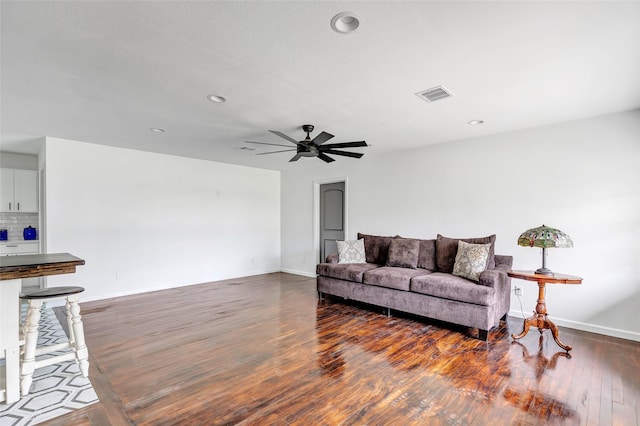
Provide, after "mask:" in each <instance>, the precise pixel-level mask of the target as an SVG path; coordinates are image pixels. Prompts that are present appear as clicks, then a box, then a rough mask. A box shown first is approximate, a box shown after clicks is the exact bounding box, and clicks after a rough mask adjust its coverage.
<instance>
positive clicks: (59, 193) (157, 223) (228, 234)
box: [46, 138, 280, 301]
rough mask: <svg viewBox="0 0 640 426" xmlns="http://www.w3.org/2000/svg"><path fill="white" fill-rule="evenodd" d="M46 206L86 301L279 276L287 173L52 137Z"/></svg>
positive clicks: (57, 247)
mask: <svg viewBox="0 0 640 426" xmlns="http://www.w3.org/2000/svg"><path fill="white" fill-rule="evenodd" d="M46 204H47V224H46V225H47V237H48V239H47V247H48V252H49V253H56V252H69V253H72V254H74V255H76V256H79V257H81V258H83V259H85V261H86V265H84V266H80V267H78V268H77V272H76V273H75V274H72V275H62V276H55V277H50V278H49V285H65V284H66V285H82V286H84V287H85V288H86V290H87V291H86V293H85V294H84V295H83V300H85V301H86V300H94V299H102V298H107V297H113V296H118V295H125V294H132V293H139V292H143V291H149V290H158V289H163V288H169V287H178V286H183V285H189V284H196V283H202V282H208V281H214V280H221V279H228V278H234V277H239V276H247V275H254V274H260V273H266V272H273V271H278V270H280V174H279V172H275V171H269V170H260V169H254V168H248V167H240V166H234V165H228V164H222V163H215V162H211V161H203V160H194V159H188V158H182V157H175V156H169V155H162V154H153V153H148V152H141V151H133V150H126V149H121V148H112V147H106V146H100V145H93V144H88V143H83V142H75V141H69V140H61V139H54V138H47V141H46ZM118 271H121V272H122V277H121V278H120V279H118V278H117V272H118Z"/></svg>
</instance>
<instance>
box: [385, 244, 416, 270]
mask: <svg viewBox="0 0 640 426" xmlns="http://www.w3.org/2000/svg"><path fill="white" fill-rule="evenodd" d="M419 254H420V242H419V241H418V240H412V239H409V238H394V239H393V240H392V241H391V244H389V256H388V257H387V266H397V267H398V268H411V269H416V267H417V266H418V255H419Z"/></svg>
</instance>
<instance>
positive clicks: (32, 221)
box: [0, 212, 40, 241]
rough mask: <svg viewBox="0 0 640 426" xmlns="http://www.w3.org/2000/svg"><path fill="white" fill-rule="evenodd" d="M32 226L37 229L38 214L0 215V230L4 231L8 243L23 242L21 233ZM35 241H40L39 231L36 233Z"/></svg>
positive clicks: (4, 213)
mask: <svg viewBox="0 0 640 426" xmlns="http://www.w3.org/2000/svg"><path fill="white" fill-rule="evenodd" d="M28 226H32V227H33V228H36V229H37V228H38V213H6V212H3V213H0V229H6V230H7V231H8V232H7V234H8V239H9V240H10V241H15V240H20V241H22V240H24V238H23V236H22V231H23V230H24V228H26V227H28ZM36 235H37V237H36V238H37V239H40V230H39V229H37V231H36Z"/></svg>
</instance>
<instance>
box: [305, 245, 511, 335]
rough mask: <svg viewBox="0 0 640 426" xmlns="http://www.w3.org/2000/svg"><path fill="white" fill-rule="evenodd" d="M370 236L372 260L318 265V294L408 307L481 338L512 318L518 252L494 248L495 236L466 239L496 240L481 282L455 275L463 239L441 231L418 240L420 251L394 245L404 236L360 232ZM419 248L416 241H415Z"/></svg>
mask: <svg viewBox="0 0 640 426" xmlns="http://www.w3.org/2000/svg"><path fill="white" fill-rule="evenodd" d="M361 238H362V239H364V246H365V254H366V263H338V255H337V254H331V255H329V256H327V259H326V263H320V264H318V265H317V267H316V273H317V275H318V277H317V287H318V295H319V297H320V298H321V299H322V298H323V297H324V295H332V296H338V297H342V298H344V299H351V300H356V301H359V302H364V303H368V304H372V305H376V306H380V307H384V308H386V309H387V313H390V310H391V309H393V310H397V311H401V312H407V313H411V314H415V315H420V316H423V317H428V318H433V319H436V320H439V321H445V322H449V323H454V324H459V325H462V326H466V327H472V328H477V329H478V338H479V339H481V340H485V341H486V340H487V339H488V331H489V330H491V329H492V328H494V327H496V326H497V325H499V323H500V320H506V317H507V313H508V312H509V308H510V302H511V297H510V293H511V278H509V277H508V276H507V273H506V271H508V270H509V269H511V265H512V263H513V257H512V256H500V255H496V254H495V253H494V246H495V235H491V236H489V237H484V238H468V239H461V240H462V241H464V242H467V243H471V244H487V243H491V249H490V252H489V258H488V260H487V266H486V270H485V271H484V272H482V273H481V274H480V277H479V279H478V281H477V282H474V281H471V280H468V279H466V278H462V277H459V276H456V275H453V274H452V272H453V267H454V263H455V259H456V253H457V249H458V241H459V239H454V238H447V237H443V236H442V235H438V236H437V238H436V239H433V240H417V241H418V244H417V246H418V247H419V251H418V254H417V259H416V253H415V250H414V252H412V253H409V252H402V251H400V252H399V251H398V250H397V249H395V247H398V246H400V245H401V244H398V243H396V244H394V245H393V247H394V249H393V256H391V257H390V256H389V247H390V246H391V243H392V241H393V240H394V239H398V238H400V239H403V240H416V239H407V238H402V237H399V236H396V237H383V236H375V235H366V234H358V239H361ZM411 244H413V247H415V246H416V244H415V243H411Z"/></svg>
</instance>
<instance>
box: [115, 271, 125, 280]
mask: <svg viewBox="0 0 640 426" xmlns="http://www.w3.org/2000/svg"><path fill="white" fill-rule="evenodd" d="M122 275H124V273H123V272H122V271H116V279H118V280H121V279H122Z"/></svg>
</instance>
